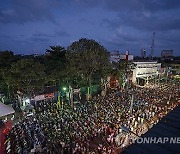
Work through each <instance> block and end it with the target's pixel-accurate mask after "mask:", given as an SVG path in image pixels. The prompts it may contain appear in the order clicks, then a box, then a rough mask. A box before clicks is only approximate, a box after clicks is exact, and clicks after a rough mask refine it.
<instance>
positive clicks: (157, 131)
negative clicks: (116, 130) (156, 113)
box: [122, 106, 180, 154]
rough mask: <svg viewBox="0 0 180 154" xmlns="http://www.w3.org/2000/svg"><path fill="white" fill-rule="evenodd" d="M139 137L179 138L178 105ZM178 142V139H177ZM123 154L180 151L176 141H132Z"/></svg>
mask: <svg viewBox="0 0 180 154" xmlns="http://www.w3.org/2000/svg"><path fill="white" fill-rule="evenodd" d="M141 137H143V138H144V137H156V138H158V137H162V138H163V137H168V138H170V137H174V138H175V137H179V138H180V106H178V107H176V108H175V109H174V110H173V111H171V112H170V113H168V114H167V115H166V116H165V117H164V118H163V119H162V120H160V121H159V122H158V123H157V124H156V125H155V126H154V127H152V128H151V129H150V130H149V131H148V132H146V133H145V134H143V135H142V136H141ZM179 142H180V141H179ZM122 153H123V154H131V153H132V154H134V153H138V154H141V153H145V154H152V153H154V154H156V153H163V154H172V153H174V154H175V153H180V146H179V144H177V143H169V142H166V143H151V144H148V143H141V144H138V143H134V144H132V145H131V146H130V147H128V148H127V149H125V150H124V151H123V152H122Z"/></svg>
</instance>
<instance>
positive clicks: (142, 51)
mask: <svg viewBox="0 0 180 154" xmlns="http://www.w3.org/2000/svg"><path fill="white" fill-rule="evenodd" d="M141 57H142V58H146V49H141Z"/></svg>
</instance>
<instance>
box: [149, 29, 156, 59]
mask: <svg viewBox="0 0 180 154" xmlns="http://www.w3.org/2000/svg"><path fill="white" fill-rule="evenodd" d="M155 34H156V33H155V32H154V33H153V38H152V46H151V53H150V58H151V59H153V54H154V37H155Z"/></svg>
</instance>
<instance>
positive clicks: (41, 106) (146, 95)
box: [5, 84, 178, 154]
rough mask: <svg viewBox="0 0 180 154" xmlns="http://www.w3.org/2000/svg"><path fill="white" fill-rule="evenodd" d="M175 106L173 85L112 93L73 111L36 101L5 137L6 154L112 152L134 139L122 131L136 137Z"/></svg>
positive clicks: (176, 95) (50, 103) (176, 89)
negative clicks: (29, 112)
mask: <svg viewBox="0 0 180 154" xmlns="http://www.w3.org/2000/svg"><path fill="white" fill-rule="evenodd" d="M132 95H133V97H132ZM132 99H133V100H132ZM132 102H133V103H132ZM177 105H178V85H173V84H161V85H160V86H158V87H151V88H150V87H148V88H141V87H135V86H134V87H129V89H125V90H120V89H117V90H114V91H111V92H108V94H107V95H106V96H105V97H102V96H98V97H94V98H92V100H91V101H89V102H86V103H82V104H79V105H76V106H75V107H74V110H72V109H71V108H70V107H68V106H65V107H64V108H63V110H62V109H61V108H58V107H57V105H56V104H53V103H52V102H40V103H38V104H37V105H36V106H35V111H34V114H33V115H30V116H25V117H23V118H22V119H21V121H19V122H18V123H17V124H15V125H14V127H13V128H12V130H11V131H10V132H9V134H8V135H7V139H6V143H5V144H6V153H12V154H13V153H24V154H25V153H29V152H30V153H35V152H36V153H55V154H56V153H88V152H89V153H104V154H108V153H109V154H111V153H116V152H117V151H118V150H119V149H123V148H125V147H127V146H128V145H129V144H131V143H132V141H133V140H134V139H136V137H137V136H136V135H134V134H130V133H127V132H124V131H123V130H122V129H121V128H122V127H121V126H125V127H127V128H128V129H130V130H131V131H132V132H134V133H135V134H137V135H141V134H142V133H144V132H146V131H147V130H148V129H149V128H151V127H152V126H153V125H154V124H156V123H157V122H158V120H159V119H161V118H162V117H163V116H164V115H166V114H167V113H168V112H169V111H171V110H172V109H173V108H174V107H176V106H177Z"/></svg>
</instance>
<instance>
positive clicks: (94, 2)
mask: <svg viewBox="0 0 180 154" xmlns="http://www.w3.org/2000/svg"><path fill="white" fill-rule="evenodd" d="M153 32H155V33H156V35H155V43H154V46H155V47H154V52H155V55H156V56H159V55H160V52H161V51H162V50H163V49H173V50H174V55H176V56H180V0H0V50H11V51H13V52H14V53H16V54H35V53H44V52H45V51H46V49H48V48H49V46H50V45H61V46H64V47H67V46H69V45H70V44H71V43H72V42H73V41H76V40H79V39H80V38H82V37H85V38H89V39H94V40H96V41H97V42H99V43H100V44H101V45H103V46H104V47H105V48H106V49H108V50H109V51H112V50H119V51H121V52H122V53H125V51H126V50H129V51H130V53H131V54H134V55H140V50H141V49H142V48H145V49H146V51H147V54H148V55H149V52H150V48H151V44H152V36H153Z"/></svg>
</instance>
